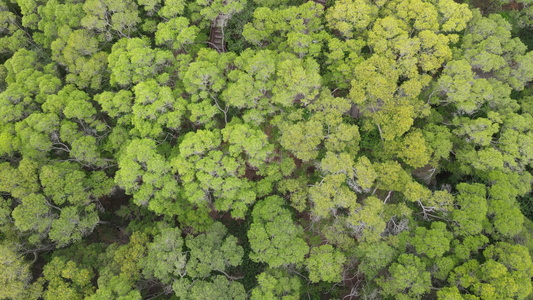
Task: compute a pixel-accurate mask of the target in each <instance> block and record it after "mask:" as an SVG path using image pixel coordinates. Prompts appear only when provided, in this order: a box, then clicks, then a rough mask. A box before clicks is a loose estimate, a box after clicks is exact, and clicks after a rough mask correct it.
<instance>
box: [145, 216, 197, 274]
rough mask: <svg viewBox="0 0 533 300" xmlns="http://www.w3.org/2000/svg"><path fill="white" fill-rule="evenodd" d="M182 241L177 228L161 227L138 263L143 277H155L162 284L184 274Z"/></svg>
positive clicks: (184, 263) (185, 260) (184, 261)
mask: <svg viewBox="0 0 533 300" xmlns="http://www.w3.org/2000/svg"><path fill="white" fill-rule="evenodd" d="M184 244H185V243H184V241H183V239H182V237H181V230H180V229H179V228H171V227H169V226H163V228H161V232H160V233H159V234H158V235H156V236H155V237H154V240H153V242H151V243H149V244H148V246H147V254H146V256H145V257H144V258H142V259H141V260H140V262H139V264H140V265H141V268H142V272H143V275H144V276H145V277H147V278H151V277H155V278H157V279H159V280H160V281H161V282H162V283H163V284H170V283H172V281H173V280H174V278H177V277H182V276H184V275H185V274H186V272H185V266H186V263H187V256H186V255H185V253H184V251H183V246H184Z"/></svg>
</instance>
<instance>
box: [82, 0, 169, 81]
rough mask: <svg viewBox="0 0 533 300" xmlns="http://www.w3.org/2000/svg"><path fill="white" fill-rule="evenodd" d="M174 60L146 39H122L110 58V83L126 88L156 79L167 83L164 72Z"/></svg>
mask: <svg viewBox="0 0 533 300" xmlns="http://www.w3.org/2000/svg"><path fill="white" fill-rule="evenodd" d="M87 3H89V2H87ZM172 58H173V56H172V52H170V51H168V50H159V49H157V50H155V49H151V47H150V42H149V40H147V39H146V38H144V39H141V38H131V39H129V38H122V39H120V40H119V41H118V42H116V43H115V44H113V48H112V49H111V54H109V56H108V62H109V69H110V70H111V78H110V83H111V85H119V86H123V87H126V86H130V85H131V84H136V83H139V82H141V81H145V80H147V79H149V78H154V77H155V78H156V80H157V81H158V82H159V83H166V81H167V80H168V74H167V75H166V76H165V75H164V73H163V72H162V71H163V70H164V68H165V67H166V66H168V65H169V63H170V61H171V60H172ZM162 73H163V74H162ZM158 75H161V76H158Z"/></svg>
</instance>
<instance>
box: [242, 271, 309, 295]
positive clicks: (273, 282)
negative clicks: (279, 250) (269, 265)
mask: <svg viewBox="0 0 533 300" xmlns="http://www.w3.org/2000/svg"><path fill="white" fill-rule="evenodd" d="M257 282H258V286H257V287H255V288H254V289H253V290H252V295H251V299H254V300H256V299H268V300H274V299H280V298H281V299H284V300H296V299H300V289H301V285H302V284H301V282H300V279H299V278H298V277H296V276H291V275H289V274H288V273H287V272H286V271H284V270H280V269H268V270H267V271H265V272H262V273H261V274H259V275H257Z"/></svg>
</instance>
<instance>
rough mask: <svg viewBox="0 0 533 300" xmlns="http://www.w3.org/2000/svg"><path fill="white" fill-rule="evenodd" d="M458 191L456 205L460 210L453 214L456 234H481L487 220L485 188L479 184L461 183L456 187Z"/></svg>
mask: <svg viewBox="0 0 533 300" xmlns="http://www.w3.org/2000/svg"><path fill="white" fill-rule="evenodd" d="M456 188H457V190H458V191H459V195H458V196H457V204H459V205H460V209H456V210H455V211H454V212H453V219H454V220H455V221H457V224H458V225H457V228H456V229H455V230H454V231H455V232H456V234H462V235H475V234H478V233H480V232H481V230H482V229H483V224H484V223H486V220H487V211H488V207H487V200H486V198H485V197H486V191H485V186H484V185H482V184H480V183H475V184H467V183H461V184H459V185H457V186H456Z"/></svg>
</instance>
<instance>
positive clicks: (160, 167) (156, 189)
mask: <svg viewBox="0 0 533 300" xmlns="http://www.w3.org/2000/svg"><path fill="white" fill-rule="evenodd" d="M118 165H119V168H120V169H119V170H118V171H117V173H116V175H115V183H116V184H118V185H119V186H120V187H122V188H124V189H125V191H126V193H128V194H131V195H133V200H134V201H135V203H136V204H137V205H144V206H148V209H150V210H152V211H154V212H155V213H158V214H161V213H165V214H171V215H174V214H178V213H179V212H180V209H179V207H180V204H179V203H177V202H172V201H169V200H170V199H172V198H174V197H176V196H177V195H178V192H179V189H178V183H177V182H176V180H175V179H174V175H173V173H172V170H171V168H170V166H169V165H168V164H167V163H166V160H165V158H164V157H163V156H162V155H160V154H159V153H157V151H156V144H155V142H154V141H153V140H149V139H135V140H132V141H131V142H130V143H129V144H128V145H127V146H125V148H124V151H122V153H121V155H120V156H119V157H118Z"/></svg>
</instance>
